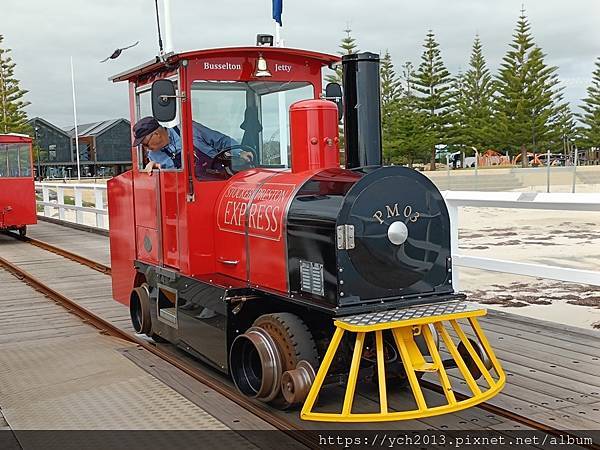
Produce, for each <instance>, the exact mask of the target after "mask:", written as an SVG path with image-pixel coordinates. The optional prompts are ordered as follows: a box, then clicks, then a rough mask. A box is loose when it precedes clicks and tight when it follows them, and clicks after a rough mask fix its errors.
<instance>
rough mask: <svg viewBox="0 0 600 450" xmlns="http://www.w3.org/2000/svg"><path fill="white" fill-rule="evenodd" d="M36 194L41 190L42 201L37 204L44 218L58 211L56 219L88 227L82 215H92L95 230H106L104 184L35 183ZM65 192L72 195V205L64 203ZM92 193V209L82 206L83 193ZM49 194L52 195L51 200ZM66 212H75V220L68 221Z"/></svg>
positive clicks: (106, 210)
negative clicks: (41, 207) (40, 207)
mask: <svg viewBox="0 0 600 450" xmlns="http://www.w3.org/2000/svg"><path fill="white" fill-rule="evenodd" d="M35 188H36V192H39V191H40V190H41V193H42V200H41V201H40V200H38V201H37V204H38V205H41V206H43V215H44V216H46V217H52V216H53V213H55V209H57V210H58V219H59V220H64V221H67V222H75V223H77V224H82V225H89V223H86V221H85V217H86V216H85V215H84V214H94V215H95V223H96V227H97V228H103V229H106V228H108V224H107V221H106V217H108V208H107V206H108V205H107V202H106V201H105V198H106V185H105V184H92V183H89V184H86V183H76V184H68V183H49V182H37V183H35ZM65 191H71V192H72V193H73V200H74V201H73V202H74V205H72V204H67V203H65ZM86 191H92V195H93V202H89V203H93V204H94V207H91V206H84V205H83V203H84V200H83V197H84V192H86ZM51 193H52V194H53V195H52V197H55V198H52V199H51ZM67 211H75V220H69V218H67V215H66V212H67Z"/></svg>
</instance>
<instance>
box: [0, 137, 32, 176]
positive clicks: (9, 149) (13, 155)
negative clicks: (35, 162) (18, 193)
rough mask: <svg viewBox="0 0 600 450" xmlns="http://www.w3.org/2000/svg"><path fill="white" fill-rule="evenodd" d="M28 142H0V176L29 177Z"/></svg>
mask: <svg viewBox="0 0 600 450" xmlns="http://www.w3.org/2000/svg"><path fill="white" fill-rule="evenodd" d="M30 176H31V158H30V153H29V145H28V144H0V177H30Z"/></svg>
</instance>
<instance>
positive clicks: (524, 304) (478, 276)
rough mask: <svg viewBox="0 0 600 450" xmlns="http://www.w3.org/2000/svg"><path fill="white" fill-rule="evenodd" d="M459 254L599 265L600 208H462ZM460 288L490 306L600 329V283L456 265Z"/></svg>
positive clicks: (592, 267) (573, 265) (583, 266)
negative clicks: (530, 275) (578, 282)
mask: <svg viewBox="0 0 600 450" xmlns="http://www.w3.org/2000/svg"><path fill="white" fill-rule="evenodd" d="M459 214H460V218H459V223H460V234H459V242H460V253H461V254H465V255H473V256H483V257H488V258H498V259H504V260H512V261H520V262H528V263H534V264H545V265H555V266H560V267H568V268H575V269H586V270H596V271H597V270H600V213H591V212H576V211H543V210H538V211H531V210H520V209H499V208H469V207H466V208H461V209H460V212H459ZM459 277H460V278H459V280H460V290H461V291H463V292H465V293H466V294H468V295H469V298H470V299H471V300H474V301H477V302H479V303H482V304H485V305H486V307H488V308H494V309H500V310H503V311H509V312H513V313H516V314H521V315H524V316H529V317H536V318H539V319H544V320H550V321H554V322H560V323H564V324H568V325H574V326H579V327H584V328H595V329H599V330H600V287H595V286H589V285H579V284H571V283H565V282H562V281H555V280H547V279H541V278H531V277H524V276H519V275H513V274H505V273H498V272H490V271H482V270H477V269H470V268H459Z"/></svg>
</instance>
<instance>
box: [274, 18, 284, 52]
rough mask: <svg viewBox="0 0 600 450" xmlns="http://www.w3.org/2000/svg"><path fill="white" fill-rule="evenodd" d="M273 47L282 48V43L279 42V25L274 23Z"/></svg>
mask: <svg viewBox="0 0 600 450" xmlns="http://www.w3.org/2000/svg"><path fill="white" fill-rule="evenodd" d="M275 47H283V41H282V40H281V25H279V24H278V23H277V22H275Z"/></svg>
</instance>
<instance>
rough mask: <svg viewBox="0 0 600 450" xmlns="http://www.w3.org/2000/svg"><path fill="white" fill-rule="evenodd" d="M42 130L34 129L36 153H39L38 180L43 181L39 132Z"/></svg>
mask: <svg viewBox="0 0 600 450" xmlns="http://www.w3.org/2000/svg"><path fill="white" fill-rule="evenodd" d="M39 130H40V127H35V128H34V129H33V134H34V137H35V146H36V149H35V152H36V153H37V176H38V180H39V181H42V169H41V166H40V144H39V142H38V131H39Z"/></svg>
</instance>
